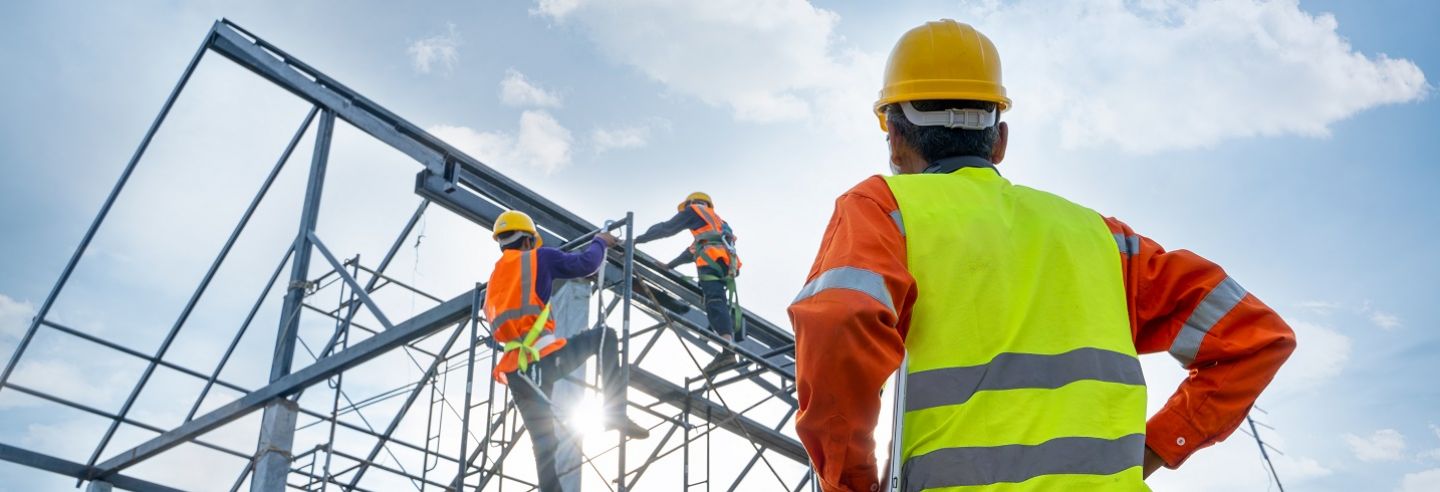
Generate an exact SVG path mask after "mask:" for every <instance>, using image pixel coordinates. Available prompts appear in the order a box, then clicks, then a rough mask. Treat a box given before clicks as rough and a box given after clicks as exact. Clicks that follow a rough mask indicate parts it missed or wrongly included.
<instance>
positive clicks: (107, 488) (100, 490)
mask: <svg viewBox="0 0 1440 492" xmlns="http://www.w3.org/2000/svg"><path fill="white" fill-rule="evenodd" d="M113 490H115V486H114V485H110V482H104V481H100V480H96V481H93V482H90V485H87V486H85V492H111V491H113Z"/></svg>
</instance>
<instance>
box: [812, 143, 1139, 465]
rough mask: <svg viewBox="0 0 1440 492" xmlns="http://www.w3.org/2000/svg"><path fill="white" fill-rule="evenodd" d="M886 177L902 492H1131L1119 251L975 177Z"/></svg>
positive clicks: (1133, 451) (1135, 392)
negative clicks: (892, 229) (901, 323)
mask: <svg viewBox="0 0 1440 492" xmlns="http://www.w3.org/2000/svg"><path fill="white" fill-rule="evenodd" d="M886 182H887V184H889V186H890V190H891V192H892V193H893V194H894V196H895V199H896V201H897V202H898V203H899V205H900V213H899V214H898V216H897V218H898V217H903V223H902V222H900V221H899V220H897V221H896V222H897V226H901V225H900V224H903V226H901V227H903V229H902V230H904V236H905V242H906V252H907V256H908V259H907V261H908V263H909V270H910V273H911V275H912V276H914V278H915V282H916V290H917V291H918V292H919V295H918V297H917V298H916V300H915V304H914V306H913V307H912V308H911V312H910V313H909V314H910V327H909V332H908V333H907V336H906V340H905V346H906V352H907V357H908V372H907V374H908V380H907V383H906V390H905V414H904V427H903V429H902V436H901V445H902V453H901V456H902V458H901V460H902V464H903V465H902V468H901V476H902V477H904V481H905V486H904V489H905V490H907V491H921V490H930V489H942V488H946V487H967V488H966V489H965V490H972V489H971V487H973V490H990V489H991V488H992V486H993V487H1003V490H1006V491H1012V490H1013V491H1027V490H1147V489H1146V487H1145V485H1144V482H1143V481H1142V479H1141V469H1140V465H1141V463H1142V460H1143V452H1144V432H1145V386H1144V378H1143V376H1142V374H1141V371H1140V363H1139V359H1138V358H1137V356H1136V354H1135V346H1134V341H1133V340H1132V339H1131V334H1130V320H1129V312H1128V308H1127V304H1126V299H1125V285H1124V279H1123V278H1122V275H1121V266H1120V255H1117V254H1116V247H1117V245H1119V246H1121V248H1122V250H1123V249H1124V247H1125V246H1126V241H1124V240H1123V238H1116V237H1115V236H1114V235H1113V234H1111V233H1110V231H1109V229H1108V228H1107V227H1106V226H1105V223H1104V220H1103V219H1102V218H1101V216H1100V215H1099V214H1097V213H1095V212H1094V211H1091V210H1089V209H1086V208H1084V207H1081V206H1078V205H1075V204H1073V203H1070V202H1068V201H1066V200H1064V199H1061V198H1059V197H1056V196H1054V195H1050V194H1048V193H1043V192H1040V191H1036V190H1033V189H1029V188H1025V187H1020V186H1014V185H1011V184H1010V182H1009V181H1007V180H1005V179H1004V178H1002V177H1000V176H998V175H997V174H996V173H995V172H994V171H993V170H991V169H988V168H961V169H959V170H957V171H955V172H953V173H951V174H922V175H903V176H892V177H888V178H886ZM1117 239H1120V240H1117ZM817 280H818V279H817ZM882 286H883V284H882ZM857 290H859V289H857ZM947 490H948V489H947Z"/></svg>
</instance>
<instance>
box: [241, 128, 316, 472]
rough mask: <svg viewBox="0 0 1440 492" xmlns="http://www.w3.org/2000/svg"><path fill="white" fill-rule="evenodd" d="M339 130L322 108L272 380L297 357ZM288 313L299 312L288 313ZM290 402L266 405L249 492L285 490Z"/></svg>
mask: <svg viewBox="0 0 1440 492" xmlns="http://www.w3.org/2000/svg"><path fill="white" fill-rule="evenodd" d="M334 133H335V113H333V112H331V111H329V110H326V111H324V112H322V113H320V128H319V130H318V131H316V133H315V153H314V156H313V158H312V159H311V161H310V179H309V182H308V184H307V185H306V188H305V204H304V208H303V209H302V210H301V212H300V232H299V233H298V234H296V235H295V254H294V256H293V257H292V258H291V261H292V263H291V264H290V285H289V290H288V291H287V292H286V293H285V304H284V307H283V308H281V310H280V312H281V322H280V333H279V335H277V336H276V338H275V355H274V359H273V362H272V363H271V365H270V381H271V382H274V381H276V380H279V379H280V378H282V377H284V376H285V375H287V374H290V366H291V364H292V363H293V362H294V360H295V338H296V336H297V334H298V332H299V330H300V315H299V311H300V304H301V303H302V302H304V301H305V291H306V288H307V285H308V280H309V275H310V253H311V250H312V248H311V237H312V234H313V233H314V232H315V224H316V222H317V221H318V220H319V218H320V197H321V195H322V192H323V191H324V189H325V168H326V166H327V164H328V162H329V160H330V140H331V137H332V136H333V135H334ZM287 313H295V314H294V315H293V316H286V314H287ZM287 403H288V402H286V401H280V400H277V401H273V402H269V403H268V404H266V406H265V415H264V417H262V421H263V422H265V423H266V424H268V425H265V426H264V427H262V428H261V429H260V439H259V441H260V442H259V445H258V447H257V450H256V455H255V475H254V476H253V477H252V478H251V479H250V490H251V492H278V491H281V490H284V489H285V477H286V476H288V475H289V474H290V444H291V442H292V441H293V440H294V434H295V417H296V416H295V406H294V405H287Z"/></svg>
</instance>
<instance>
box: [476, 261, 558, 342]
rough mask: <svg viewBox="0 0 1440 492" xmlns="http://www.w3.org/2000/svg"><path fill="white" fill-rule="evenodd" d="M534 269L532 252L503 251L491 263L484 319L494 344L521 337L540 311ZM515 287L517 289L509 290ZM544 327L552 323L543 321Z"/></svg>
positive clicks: (542, 307)
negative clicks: (498, 257)
mask: <svg viewBox="0 0 1440 492" xmlns="http://www.w3.org/2000/svg"><path fill="white" fill-rule="evenodd" d="M514 270H519V271H518V272H516V271H514ZM535 270H536V264H535V251H534V250H524V251H520V250H506V251H505V252H504V253H503V254H502V256H501V258H500V261H498V262H496V263H495V271H494V272H493V273H492V274H491V276H490V283H489V284H488V286H487V288H486V289H485V290H486V292H485V315H486V316H485V317H486V319H487V320H488V321H489V322H490V329H491V330H492V331H493V332H494V333H495V340H496V341H498V342H501V343H504V342H508V341H510V340H514V339H516V338H520V337H523V336H525V335H526V334H527V332H529V331H530V328H531V324H532V323H533V322H534V320H535V319H536V317H537V316H540V313H541V312H542V311H544V308H545V307H544V306H543V305H541V302H540V296H539V295H538V294H536V293H535V280H536V279H535V276H536V275H537V273H536V271H535ZM517 274H518V275H517ZM516 276H518V277H519V279H518V280H519V281H520V282H519V283H518V284H516V283H515V280H516V278H515V277H516ZM516 287H518V288H519V290H512V289H515V288H516ZM546 325H547V326H550V325H553V323H552V322H548V321H547V322H546Z"/></svg>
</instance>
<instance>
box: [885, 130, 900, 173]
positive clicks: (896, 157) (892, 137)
mask: <svg viewBox="0 0 1440 492" xmlns="http://www.w3.org/2000/svg"><path fill="white" fill-rule="evenodd" d="M885 143H886V144H887V145H889V147H890V165H891V166H896V167H898V166H899V165H900V161H901V156H903V155H904V149H905V137H902V136H900V132H897V131H895V126H894V125H890V126H889V127H888V128H886V129H885Z"/></svg>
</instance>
